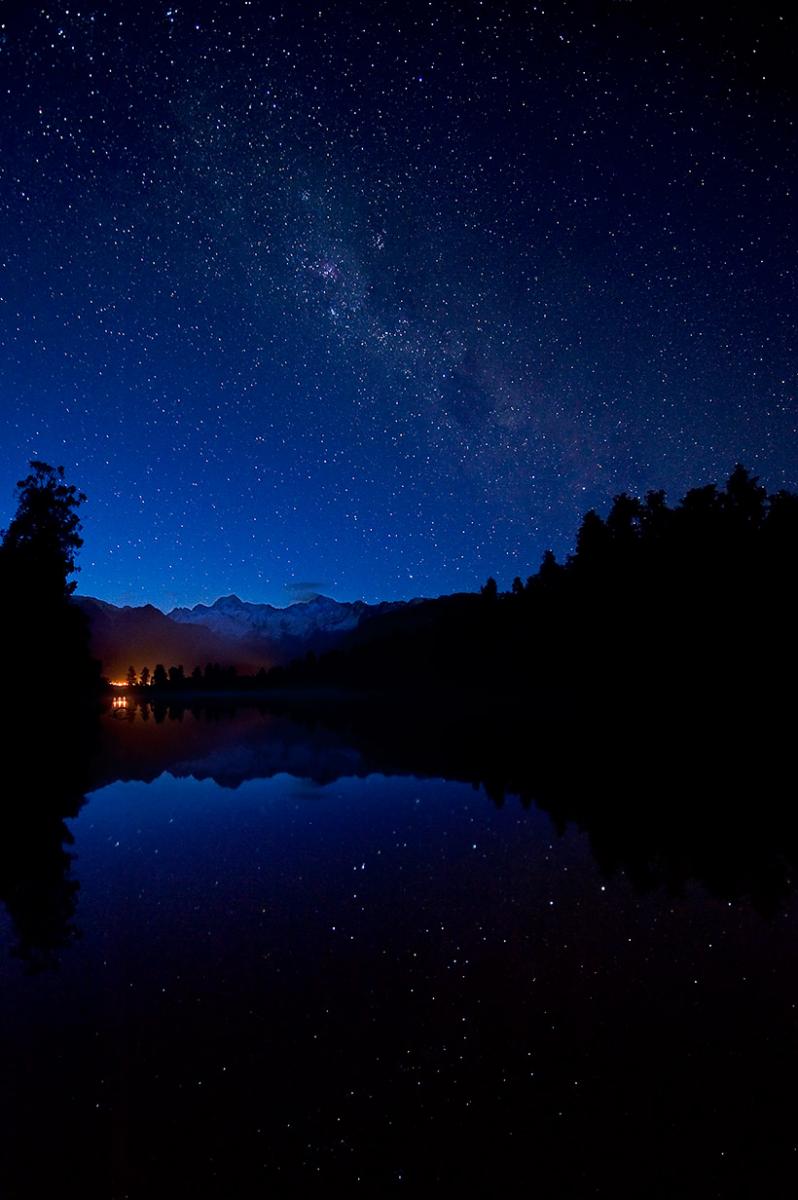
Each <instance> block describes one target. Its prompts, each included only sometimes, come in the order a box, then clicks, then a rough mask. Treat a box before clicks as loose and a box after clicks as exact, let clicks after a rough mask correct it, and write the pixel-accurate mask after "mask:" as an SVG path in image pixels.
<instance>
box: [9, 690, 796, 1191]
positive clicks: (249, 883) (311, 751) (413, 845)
mask: <svg viewBox="0 0 798 1200" xmlns="http://www.w3.org/2000/svg"><path fill="white" fill-rule="evenodd" d="M156 716H157V717H158V719H156ZM147 718H148V719H147V720H146V721H145V720H142V717H141V713H140V712H139V713H136V714H135V715H134V717H133V719H131V714H130V713H121V714H120V713H117V714H116V715H114V714H108V715H107V716H106V718H105V726H106V727H105V733H104V735H103V742H102V744H101V747H100V749H99V752H97V751H96V750H95V753H94V756H93V758H92V765H91V767H90V771H89V773H90V775H93V777H92V779H91V780H90V782H92V783H97V784H98V786H96V787H95V788H94V790H89V791H88V792H87V794H86V802H85V804H83V806H82V807H80V808H79V811H78V812H77V815H76V816H73V817H67V819H66V822H65V824H64V825H61V823H60V818H61V816H62V815H63V813H62V814H58V813H57V812H54V813H53V814H51V816H50V817H48V818H46V819H43V821H42V823H41V826H40V827H37V826H35V823H34V824H33V825H32V824H31V823H30V822H28V821H27V820H26V821H24V822H22V824H21V825H19V826H15V827H14V829H13V830H12V843H13V839H14V838H15V839H16V844H12V845H11V847H10V849H8V850H7V851H6V852H5V856H4V859H3V862H4V864H5V867H4V870H5V893H6V894H5V896H4V898H5V899H6V900H7V902H8V906H9V913H8V914H6V913H4V915H3V920H2V925H1V926H0V933H1V934H2V942H3V948H2V953H0V1041H1V1043H2V1071H3V1093H2V1099H3V1109H2V1124H1V1125H0V1128H2V1137H3V1143H4V1144H3V1150H2V1154H1V1155H0V1194H2V1195H3V1196H12V1197H17V1196H19V1197H23V1196H24V1197H38V1196H44V1195H75V1196H79V1195H82V1196H103V1197H126V1196H131V1197H139V1196H141V1197H150V1196H192V1195H213V1196H219V1197H230V1196H242V1197H244V1196H246V1197H249V1196H261V1195H263V1196H267V1195H283V1194H285V1195H296V1194H298V1189H303V1188H310V1189H311V1190H318V1191H319V1192H321V1191H323V1190H324V1189H325V1188H327V1187H329V1186H332V1185H334V1184H342V1185H344V1186H345V1187H346V1188H347V1193H349V1192H351V1193H355V1194H362V1195H369V1196H378V1195H381V1194H383V1193H384V1192H393V1191H404V1192H406V1193H407V1194H408V1195H412V1194H420V1193H423V1192H425V1191H426V1190H427V1189H430V1190H434V1189H437V1190H440V1191H442V1192H443V1191H445V1192H446V1193H447V1194H448V1192H449V1190H451V1191H453V1192H454V1193H455V1194H457V1193H458V1192H459V1193H461V1194H469V1195H471V1194H473V1195H489V1194H492V1193H494V1192H497V1191H499V1190H502V1191H504V1192H507V1193H509V1194H511V1195H522V1194H523V1195H538V1196H593V1195H600V1196H607V1197H610V1196H618V1195H630V1196H631V1195H637V1196H647V1197H650V1196H662V1197H681V1196H685V1195H689V1196H704V1197H713V1196H733V1195H734V1196H736V1195H750V1196H757V1195H767V1196H782V1195H783V1196H787V1195H790V1196H791V1195H793V1194H794V1189H795V1178H796V1169H798V1127H797V1126H796V1108H795V1094H796V1065H797V1064H798V987H797V986H796V984H797V983H798V969H797V968H796V949H797V948H798V936H797V935H798V927H797V925H796V910H795V904H794V902H793V900H792V898H791V895H790V893H789V878H788V874H789V872H788V868H786V867H785V865H784V862H783V861H782V860H781V859H780V857H779V855H778V854H776V855H775V857H774V858H772V859H768V858H767V856H765V857H764V858H763V856H762V854H761V853H760V851H759V850H758V849H756V847H755V846H753V843H756V838H754V837H752V851H751V853H752V855H754V856H758V859H757V862H756V864H755V868H754V869H753V873H749V872H748V871H747V867H746V864H745V863H744V862H743V863H741V862H740V853H739V850H740V848H739V846H737V845H736V844H735V846H733V847H732V848H731V850H730V851H729V853H731V854H733V855H736V856H737V857H736V859H735V861H734V862H732V863H731V864H730V863H729V862H728V861H725V860H724V845H725V842H724V836H725V835H724V833H723V830H722V828H721V823H720V822H719V823H718V825H717V828H716V832H717V840H718V842H719V843H720V851H719V858H714V857H713V849H712V844H711V843H712V837H711V836H710V837H709V838H708V839H707V837H706V834H705V832H703V831H702V832H701V838H703V839H704V842H709V845H704V844H699V846H698V848H696V846H695V845H694V844H692V843H691V841H690V839H691V830H690V828H689V821H686V822H685V827H684V828H683V830H682V838H681V842H680V841H679V837H678V836H677V837H676V843H677V844H679V845H686V846H687V849H685V850H684V854H683V855H682V858H683V859H684V862H685V863H686V866H685V869H684V870H683V871H682V872H681V874H680V873H679V871H678V870H677V866H676V865H675V863H674V854H673V853H672V849H669V848H668V847H669V842H668V838H670V839H671V841H673V834H672V831H671V833H669V834H667V836H666V835H665V834H663V835H662V836H661V837H659V839H657V838H653V840H652V835H651V833H650V827H649V826H645V828H644V830H642V831H640V833H641V837H644V838H645V837H648V839H649V844H648V845H646V846H645V847H643V848H642V850H640V847H639V846H637V845H636V844H635V841H634V836H633V834H634V828H632V834H630V833H629V828H630V823H629V822H626V823H624V820H623V817H622V816H617V817H616V818H615V819H614V820H613V821H612V822H610V825H609V827H607V828H604V827H598V828H594V829H592V830H590V832H582V831H580V829H579V828H578V827H577V825H576V824H574V823H568V821H567V813H566V815H565V816H563V814H562V813H561V812H560V811H559V809H557V807H556V805H554V804H553V802H552V803H549V805H548V807H549V809H550V810H551V811H553V812H554V817H555V819H556V824H558V825H559V826H560V830H561V832H557V829H556V828H555V821H553V820H552V816H550V815H549V811H545V810H543V809H542V808H539V807H538V806H537V805H536V804H535V803H534V802H533V803H530V802H529V797H525V799H524V803H522V801H521V799H520V798H519V796H518V795H514V794H513V793H512V792H509V793H508V794H507V795H505V796H502V792H503V790H504V789H503V788H501V787H500V788H498V789H497V788H495V787H493V788H491V787H489V788H488V791H490V792H491V796H492V798H491V796H489V795H488V791H486V788H485V787H484V786H482V785H481V784H478V785H477V786H474V785H473V783H469V782H464V781H462V780H458V779H456V778H455V779H448V780H447V779H446V778H435V777H432V778H417V777H414V776H413V775H412V774H407V773H397V774H386V773H385V771H382V772H380V771H378V770H375V769H373V768H374V762H375V761H376V760H378V759H379V757H380V756H379V752H378V751H377V750H375V749H374V745H373V738H371V740H370V741H369V739H366V740H365V741H364V739H363V738H360V739H358V737H357V736H356V731H351V730H350V734H349V736H346V735H345V733H342V731H341V729H340V728H338V729H331V728H328V727H326V726H325V725H324V724H323V723H320V722H318V721H313V722H311V723H310V724H303V723H302V722H294V721H290V720H289V719H288V718H286V717H275V716H274V715H270V714H269V713H267V712H262V711H258V710H257V709H254V708H253V709H243V710H239V711H238V712H237V713H226V714H224V713H218V712H216V713H211V714H210V715H209V714H208V713H205V712H200V711H197V712H196V713H194V714H192V713H191V712H190V711H182V710H181V711H180V712H179V713H178V712H177V711H173V712H172V713H171V714H169V713H166V712H164V711H161V712H160V713H158V714H155V713H153V712H150V711H148V712H147ZM432 740H433V741H434V739H432ZM464 751H465V748H464ZM43 752H44V747H43ZM529 752H530V753H533V749H532V748H531V747H530V750H529ZM428 753H429V746H428V745H427V746H426V749H425V750H424V751H423V753H422V754H421V757H422V758H423V759H424V761H425V762H426V761H427V760H428ZM392 761H393V760H392ZM33 769H34V767H33V766H32V770H33ZM394 769H397V768H394V767H393V766H390V770H394ZM403 769H404V768H403ZM453 773H455V772H453ZM25 798H26V797H25V796H18V797H17V802H18V803H19V804H22V803H23V802H24V800H25ZM596 799H597V798H596V797H594V800H596ZM500 800H501V802H499V801H500ZM12 801H13V798H12ZM644 802H645V788H643V789H642V790H641V792H640V795H639V803H641V804H642V803H644ZM610 803H611V800H608V804H610ZM625 811H626V810H624V812H625ZM748 821H749V827H750V828H751V829H753V828H754V826H755V825H756V821H757V814H756V811H755V809H754V807H753V806H752V811H751V813H750V814H749V816H748ZM582 823H583V824H584V821H583V822H582ZM563 825H565V826H566V828H565V831H564V832H562V827H563ZM616 826H617V827H618V828H617V831H616V833H617V836H616V837H615V840H613V836H614V834H613V830H614V829H615V827H616ZM631 826H632V827H633V826H634V821H633V820H632V821H631ZM67 830H68V831H69V833H71V835H72V836H73V837H74V845H72V846H69V845H68V844H66V843H62V840H61V839H62V834H64V833H66V832H67ZM693 832H695V831H693ZM37 839H38V841H37ZM591 842H592V846H591ZM66 853H68V854H70V855H71V856H72V858H71V860H70V859H68V858H66V857H65V854H66ZM680 853H681V852H680ZM596 856H598V859H599V860H600V861H601V866H599V864H598V862H597V857H596ZM744 857H745V856H744V855H743V858H744ZM676 858H677V859H678V858H679V855H676ZM15 864H22V865H21V866H17V865H15ZM696 864H697V865H696ZM702 864H703V866H704V867H705V868H706V869H705V870H703V872H702V870H701V867H702ZM691 867H694V868H695V869H694V870H693V871H692V875H693V877H691ZM769 870H770V871H772V872H774V873H775V874H776V875H778V878H774V879H773V880H769V879H768V877H767V875H768V871H769ZM785 872H786V873H785ZM701 874H703V876H704V878H699V877H698V876H700V875H701ZM630 877H635V880H636V882H635V883H632V882H631V880H630ZM642 883H644V884H645V885H646V887H647V888H648V890H647V891H642V890H641V884H642ZM770 883H772V887H771V886H769V884H770ZM76 884H78V885H79V887H77V888H76V886H75V885H76Z"/></svg>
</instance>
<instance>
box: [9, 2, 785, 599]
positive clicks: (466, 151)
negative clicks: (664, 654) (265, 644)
mask: <svg viewBox="0 0 798 1200" xmlns="http://www.w3.org/2000/svg"><path fill="white" fill-rule="evenodd" d="M0 12H1V13H3V14H4V15H3V17H2V19H3V20H4V21H5V24H4V27H3V29H2V44H0V95H2V102H3V117H2V123H1V125H0V136H1V137H2V144H1V145H0V348H1V351H2V357H1V358H0V364H1V366H0V389H1V391H0V431H1V434H0V436H1V439H2V440H1V441H0V447H1V448H2V455H0V524H3V525H4V524H6V523H7V521H8V519H9V517H10V514H11V512H12V511H13V504H14V497H13V492H14V484H15V481H16V480H17V479H18V478H21V476H22V475H23V474H25V472H26V465H27V462H28V460H29V459H31V458H44V459H45V460H47V461H49V462H52V463H56V464H58V463H63V465H64V466H65V468H66V471H67V475H68V477H69V480H70V481H71V482H74V483H76V484H78V485H79V486H80V487H81V488H83V490H84V491H85V492H86V493H87V494H88V496H89V502H88V503H87V504H86V505H85V506H84V508H83V509H82V514H83V521H84V535H85V539H86V544H85V547H84V549H83V551H82V554H81V557H80V562H81V564H82V568H83V570H82V574H81V576H80V577H79V590H80V591H81V592H84V593H88V594H92V595H96V596H100V597H102V598H104V599H107V600H110V601H113V602H115V603H136V604H137V603H144V602H147V601H150V602H153V603H155V604H157V605H158V606H159V607H163V608H167V609H168V608H169V607H171V606H172V605H174V604H193V603H196V602H198V601H205V602H208V601H212V600H213V599H214V598H215V597H217V596H219V595H222V594H226V593H229V592H232V591H234V592H236V593H237V594H238V595H240V596H242V597H243V598H245V599H248V600H254V601H269V602H272V603H276V604H286V603H289V602H290V601H291V600H292V598H297V597H300V596H303V595H305V594H306V593H308V592H311V591H314V590H319V591H323V592H325V593H327V594H329V595H333V596H335V597H337V598H338V599H342V600H351V599H356V598H360V597H362V598H364V599H367V600H377V599H391V598H402V597H410V596H414V595H437V594H439V593H441V592H449V591H453V590H471V589H474V588H476V587H478V586H479V585H480V584H481V583H482V582H484V579H485V577H486V576H487V575H488V574H493V575H495V576H496V577H497V579H498V580H499V583H500V586H504V587H506V586H509V583H510V580H511V579H512V577H513V576H514V575H515V574H521V575H522V576H524V577H526V575H528V574H529V573H530V572H532V571H534V570H535V569H536V568H537V565H538V563H539V561H540V557H541V554H542V552H543V550H544V549H546V547H548V546H552V547H553V548H554V549H555V551H556V552H557V553H558V555H563V554H565V553H566V552H567V551H568V550H569V549H571V548H572V546H573V538H574V533H575V530H576V526H577V523H578V520H579V517H580V515H581V513H582V512H583V511H584V510H585V509H587V508H589V507H591V506H593V505H595V506H597V507H598V508H599V509H600V510H606V507H607V506H608V504H609V502H610V500H611V498H612V496H613V495H614V494H615V493H617V492H619V491H621V490H632V491H634V492H637V493H638V494H639V493H642V492H643V491H645V490H646V489H648V488H652V487H665V488H666V489H667V490H668V493H669V496H670V498H671V499H675V498H676V496H678V495H679V494H681V493H682V492H683V491H684V490H685V489H686V488H687V487H690V486H693V485H697V484H702V483H706V482H710V481H723V480H724V479H725V478H726V477H727V476H728V474H729V472H730V471H731V468H732V467H733V466H734V464H735V462H736V461H738V460H740V461H742V462H743V463H744V464H745V465H747V466H748V467H749V468H751V469H752V470H753V471H755V472H756V473H758V474H759V475H760V476H761V477H762V479H763V482H765V483H766V484H767V486H768V488H769V489H770V490H776V489H778V488H779V487H790V488H795V487H796V486H798V439H796V421H797V419H798V402H797V400H796V357H797V356H796V350H795V342H794V335H795V328H796V323H797V322H796V318H797V315H798V314H797V313H796V302H795V287H796V284H795V267H796V245H797V244H798V243H797V240H796V217H795V211H796V209H795V195H794V192H795V187H794V183H795V175H796V156H797V155H796V123H795V122H796V112H797V111H798V109H797V107H796V95H795V80H796V78H798V63H796V61H795V52H794V49H793V47H794V46H795V45H796V42H797V41H798V38H797V37H796V33H798V30H796V23H795V18H794V16H793V15H792V14H793V12H794V6H793V5H787V4H784V5H783V6H782V7H781V13H782V15H779V7H778V6H776V7H773V6H770V5H767V4H761V3H759V4H755V5H754V4H752V5H745V4H741V5H734V4H731V5H728V6H727V11H726V12H725V13H724V14H723V15H721V16H719V15H717V14H713V12H712V10H711V9H710V7H709V6H707V7H706V8H705V9H702V8H701V6H700V4H692V5H684V6H683V5H681V4H680V3H675V4H667V5H666V4H658V5H653V6H649V5H645V4H640V3H637V2H636V0H614V2H609V3H601V4H599V3H596V4H589V3H584V4H578V3H575V4H574V3H572V4H562V3H550V4H548V3H547V4H527V5H521V4H513V5H507V4H504V3H500V2H495V3H487V2H486V3H463V4H450V3H437V2H431V3H428V4H414V3H412V2H411V3H401V4H400V3H380V2H379V0H372V2H370V3H366V4H363V5H359V4H343V3H335V4H324V5H321V6H320V5H316V4H303V3H301V2H299V0H297V2H296V3H291V4H286V5H285V6H282V7H281V6H280V5H277V4H269V3H264V4H260V3H257V2H254V0H253V2H251V3H247V2H245V0H232V2H230V3H225V2H224V0H216V2H214V3H212V4H210V3H194V4H191V3H187V4H176V5H174V6H172V7H169V6H167V5H165V4H161V5H151V6H150V5H148V6H138V5H136V4H135V3H130V4H125V5H121V4H120V5H114V4H111V5H108V4H102V3H99V4H96V5H86V6H84V5H83V4H82V3H81V0H77V2H76V3H75V4H68V5H65V4H61V3H53V4H51V5H47V6H40V5H36V4H22V3H17V4H7V5H5V6H4V7H3V8H2V9H0Z"/></svg>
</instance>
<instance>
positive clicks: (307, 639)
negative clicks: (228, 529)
mask: <svg viewBox="0 0 798 1200" xmlns="http://www.w3.org/2000/svg"><path fill="white" fill-rule="evenodd" d="M403 604H404V602H403V601H393V602H385V603H382V604H366V603H365V601H363V600H355V601H354V602H352V603H348V602H339V601H338V600H331V599H330V597H329V596H314V597H313V598H312V599H311V600H304V601H300V602H298V603H296V604H290V605H289V606H288V607H287V608H275V607H274V606H273V605H271V604H250V603H248V602H247V601H245V600H240V599H239V598H238V596H222V597H220V598H219V599H218V600H216V601H214V603H213V604H211V605H205V604H195V605H194V607H193V608H173V609H172V611H171V612H170V613H169V614H168V616H169V617H170V619H171V620H172V621H176V622H178V624H181V625H201V626H204V628H206V629H209V630H212V631H213V632H214V633H215V634H218V635H220V636H222V637H226V638H231V637H232V638H242V639H246V640H247V641H249V642H251V641H252V640H253V639H256V640H257V641H258V642H263V643H264V644H267V645H268V646H269V648H270V649H271V650H272V652H273V653H274V654H275V655H276V656H277V657H279V658H284V657H285V656H286V655H288V654H291V653H296V652H299V651H301V650H306V649H320V648H322V647H323V646H327V645H331V644H332V643H333V642H335V641H336V640H337V639H338V638H339V637H340V636H342V635H343V634H345V633H348V632H349V631H350V630H352V629H355V628H356V627H357V626H358V625H359V624H360V623H361V621H363V620H366V619H368V618H370V617H372V616H376V615H378V614H380V613H383V612H389V611H391V610H392V609H395V608H400V607H402V606H403Z"/></svg>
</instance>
